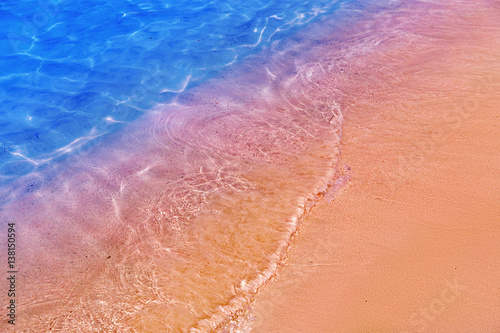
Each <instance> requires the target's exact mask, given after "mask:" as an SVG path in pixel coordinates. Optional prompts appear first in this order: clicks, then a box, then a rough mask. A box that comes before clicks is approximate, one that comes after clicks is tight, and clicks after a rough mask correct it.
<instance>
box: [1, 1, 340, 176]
mask: <svg viewBox="0 0 500 333" xmlns="http://www.w3.org/2000/svg"><path fill="white" fill-rule="evenodd" d="M335 6H336V4H335V3H332V2H323V1H307V2H304V1H284V0H276V1H226V2H222V1H211V2H209V1H145V2H144V1H124V0H120V1H73V0H67V1H34V0H23V1H15V2H14V1H9V2H7V3H4V4H2V5H0V22H2V27H4V29H3V30H4V31H3V32H2V35H1V39H0V51H1V52H0V105H1V106H0V183H4V182H8V181H9V180H12V179H15V178H16V177H18V176H20V175H24V174H27V173H30V172H33V171H36V170H39V169H40V168H42V167H43V166H45V165H47V164H48V163H51V162H52V161H53V160H54V159H55V158H59V157H61V156H66V155H68V154H71V153H74V152H75V151H77V150H80V149H82V148H83V149H85V147H87V146H88V144H89V143H92V142H95V141H96V140H98V139H99V138H102V137H104V136H105V135H106V134H109V133H111V132H114V131H116V130H117V129H119V128H120V127H122V126H123V124H124V123H127V122H130V121H132V120H134V119H136V118H138V117H139V116H140V115H141V114H143V113H144V112H146V111H148V110H149V109H151V107H153V106H154V105H155V104H156V103H159V102H160V103H162V102H168V101H169V100H171V99H172V98H173V97H174V96H175V95H176V94H178V93H179V92H182V91H184V90H186V89H189V88H191V87H194V86H196V85H198V84H199V83H201V82H203V81H205V80H207V79H209V78H211V77H213V76H214V75H215V74H216V73H218V72H219V71H221V70H223V69H225V68H228V67H229V66H232V65H234V64H235V63H238V62H239V61H241V60H242V59H244V58H246V57H248V56H249V55H252V54H254V53H257V52H259V51H261V50H262V48H266V47H269V46H271V45H272V44H273V43H275V42H276V41H279V40H280V39H283V38H285V37H287V36H289V35H291V34H293V33H294V32H296V31H297V30H298V29H300V28H301V27H303V26H305V25H307V24H308V23H310V22H313V21H315V20H316V19H318V18H320V17H322V16H324V15H328V14H329V13H331V12H332V11H333V10H334V9H335V8H336V7H335ZM5 28H6V29H5Z"/></svg>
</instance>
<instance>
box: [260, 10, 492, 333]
mask: <svg viewBox="0 0 500 333" xmlns="http://www.w3.org/2000/svg"><path fill="white" fill-rule="evenodd" d="M411 6H414V9H415V10H414V11H407V12H401V13H390V14H389V17H388V18H389V19H391V18H392V21H389V22H391V24H396V25H398V24H399V26H398V29H399V31H400V33H401V34H400V38H393V39H390V38H389V39H383V38H381V42H380V44H379V45H378V46H377V48H376V49H375V50H374V51H373V53H372V54H370V55H366V56H362V57H359V58H357V59H356V60H355V61H353V63H351V64H350V73H351V77H352V79H351V80H350V86H349V89H348V90H347V91H346V95H345V96H346V97H345V99H344V101H343V104H342V108H343V112H344V117H345V124H344V128H343V136H342V147H341V150H342V159H341V163H340V173H343V174H350V181H349V182H348V184H347V185H346V186H344V187H343V188H342V189H341V190H340V191H339V192H338V193H337V194H336V195H335V198H334V200H333V201H328V200H322V201H320V202H319V203H318V204H317V205H316V206H315V207H314V208H313V209H312V210H311V212H310V213H309V214H308V216H307V218H306V219H305V220H304V221H303V223H302V225H301V226H300V229H299V232H298V235H297V236H296V237H295V239H294V242H293V246H292V248H291V250H290V252H289V260H288V263H287V265H286V266H285V267H284V268H283V269H282V270H281V271H280V273H279V274H278V276H277V278H276V279H275V280H274V281H273V282H272V283H270V284H268V285H267V286H266V287H265V288H262V289H261V291H260V293H259V295H258V296H257V298H256V301H255V303H254V306H253V317H254V328H253V330H252V331H253V332H405V333H410V332H412V333H413V332H491V333H493V332H500V260H499V256H498V254H499V253H500V245H499V243H498V240H499V239H500V223H499V222H500V206H499V205H498V203H499V202H500V131H499V130H498V128H499V120H500V119H499V109H498V108H499V105H500V96H499V92H500V63H499V61H498V60H499V59H500V43H499V41H498V34H499V33H500V25H499V24H498V17H500V8H499V7H498V3H497V2H493V1H491V2H477V3H473V2H459V3H457V4H455V5H453V4H451V3H450V4H447V5H442V6H441V5H440V6H438V7H439V8H432V9H428V10H427V9H426V6H431V5H429V4H426V3H420V4H419V3H415V4H414V5H411ZM394 17H395V18H394ZM374 21H375V22H377V21H379V22H381V21H383V20H382V19H381V18H378V19H377V18H375V19H374ZM386 22H387V21H386ZM359 29H360V31H363V27H359ZM367 29H368V28H367ZM378 32H379V33H380V34H379V35H378V36H381V35H382V36H383V35H384V34H383V27H381V28H380V29H378ZM353 38H354V37H353ZM373 38H378V37H377V36H375V35H374V37H373Z"/></svg>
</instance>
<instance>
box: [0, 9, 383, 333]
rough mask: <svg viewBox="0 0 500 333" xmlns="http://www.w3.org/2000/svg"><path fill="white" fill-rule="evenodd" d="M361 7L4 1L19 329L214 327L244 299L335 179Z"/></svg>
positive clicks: (361, 48) (7, 216) (360, 42)
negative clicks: (349, 35)
mask: <svg viewBox="0 0 500 333" xmlns="http://www.w3.org/2000/svg"><path fill="white" fill-rule="evenodd" d="M23 4H24V6H23ZM45 4H46V3H45ZM43 6H45V7H46V5H43ZM365 6H367V5H366V3H364V4H359V3H357V2H350V1H345V2H338V3H333V2H328V3H321V2H319V1H317V2H316V1H313V2H304V3H303V2H299V1H269V2H260V1H253V2H252V1H250V2H225V3H222V2H204V3H197V2H186V3H182V2H176V3H171V4H169V3H161V2H159V1H155V2H151V3H134V2H130V1H127V2H125V1H123V2H110V3H105V2H102V3H97V2H76V1H75V2H73V1H65V2H60V3H58V4H57V5H56V4H55V3H52V7H50V8H49V7H47V8H43V7H42V4H41V3H38V2H33V1H32V2H26V3H23V2H17V3H16V5H15V6H6V5H2V7H1V8H2V16H1V17H2V20H4V22H5V23H6V25H7V26H9V27H12V28H9V31H12V32H11V33H10V37H9V36H7V37H6V38H4V39H3V40H2V43H3V44H2V49H3V50H6V51H5V53H4V54H5V56H3V57H2V61H3V63H2V70H3V71H4V73H3V74H2V75H3V76H2V81H1V82H2V86H1V88H2V94H3V95H2V98H3V99H4V102H3V106H2V112H3V115H2V118H1V120H2V127H1V129H2V133H1V137H0V138H1V142H2V146H3V147H4V152H3V155H2V156H3V157H2V158H3V160H2V163H1V167H2V177H3V182H4V184H6V183H7V182H11V184H6V185H5V186H3V187H2V188H1V189H0V199H2V201H1V202H2V206H1V207H0V209H1V213H2V215H1V217H0V221H1V223H2V225H6V223H8V222H10V221H15V222H16V223H18V236H17V237H18V239H19V241H18V246H19V248H21V249H22V258H20V261H21V262H22V263H23V264H22V278H23V280H24V281H29V283H28V282H26V283H20V284H19V292H20V295H23V296H22V298H21V297H20V298H19V302H18V314H19V322H20V325H22V326H20V327H21V328H20V331H21V329H22V331H24V332H43V331H53V332H114V331H118V332H186V331H190V332H208V331H213V330H216V329H221V328H222V327H223V326H224V325H226V324H228V323H229V322H230V321H231V320H232V319H234V318H236V317H237V315H238V314H241V313H242V311H244V310H245V309H246V308H248V305H249V303H250V301H251V298H252V297H253V295H255V293H256V292H257V290H258V289H259V288H260V287H261V286H262V285H263V284H264V283H265V282H266V281H268V280H269V279H270V278H271V276H273V275H274V274H275V273H276V271H277V269H278V268H279V266H280V265H281V264H282V263H283V259H284V256H285V252H286V249H287V247H288V246H289V240H290V237H291V235H292V234H293V233H294V232H295V230H296V228H297V225H298V223H299V219H300V217H301V216H302V215H303V213H304V212H305V211H307V210H308V209H310V208H311V207H312V205H313V204H314V202H315V200H316V198H317V197H318V195H322V193H323V192H324V191H325V190H326V189H327V188H328V187H329V185H328V184H329V182H330V181H331V180H332V177H333V176H334V172H335V168H336V163H337V159H338V154H339V141H340V136H341V125H342V119H343V118H342V112H341V109H342V107H341V105H342V96H343V94H342V89H343V85H345V82H346V80H345V78H346V75H347V74H346V73H347V72H348V71H349V61H350V60H349V59H350V57H352V56H354V55H356V54H359V53H362V52H367V51H366V50H369V48H370V47H371V45H372V44H373V43H374V42H373V41H372V40H371V39H368V38H367V37H366V35H364V34H360V35H359V36H358V35H356V36H357V37H356V38H354V39H353V40H342V34H341V33H340V32H341V31H343V29H346V28H348V26H349V25H351V27H350V28H352V26H354V25H355V23H356V20H359V19H362V18H363V15H366V14H371V13H372V12H371V11H370V10H371V9H370V10H369V9H367V8H365ZM51 8H52V9H51ZM370 8H371V7H370ZM21 13H22V14H21ZM40 13H41V14H40ZM44 13H45V14H44ZM40 15H41V16H43V17H45V18H46V19H45V20H42V18H39V16H40ZM23 18H27V19H23ZM33 20H34V21H36V22H39V23H38V26H35V27H31V28H32V30H30V29H29V28H30V24H29V21H33ZM27 21H28V23H26V22H27ZM64 22H65V23H64ZM42 23H43V24H42ZM339 31H340V32H339ZM334 32H336V34H334ZM7 35H9V33H8V34H7ZM342 42H344V43H343V44H342V45H341V43H342ZM14 64H17V65H14ZM62 156H64V157H65V158H60V157H62ZM330 184H334V183H330ZM330 187H331V186H330ZM2 230H6V229H5V228H3V229H2ZM3 324H4V323H0V325H3ZM0 328H2V329H3V327H2V326H0Z"/></svg>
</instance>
